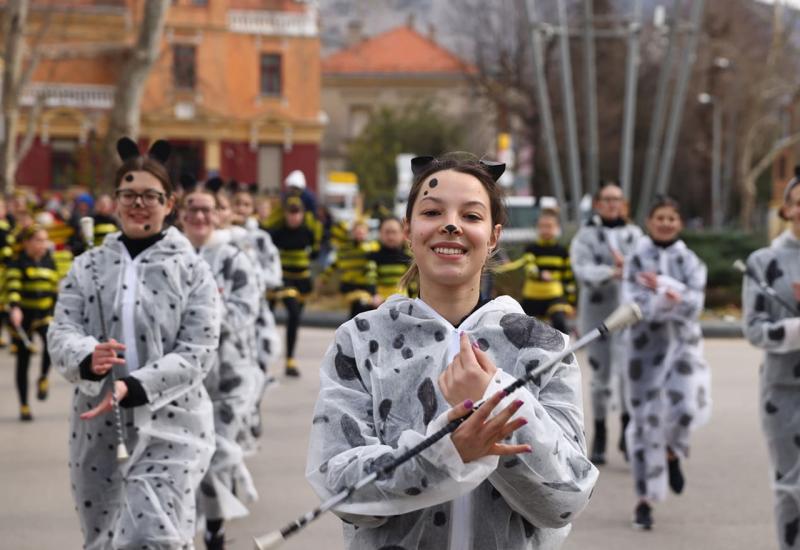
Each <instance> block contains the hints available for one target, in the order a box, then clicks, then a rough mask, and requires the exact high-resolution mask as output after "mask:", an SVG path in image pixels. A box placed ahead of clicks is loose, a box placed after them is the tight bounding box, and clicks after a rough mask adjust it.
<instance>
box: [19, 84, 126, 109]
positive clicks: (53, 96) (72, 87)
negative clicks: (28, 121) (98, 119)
mask: <svg viewBox="0 0 800 550" xmlns="http://www.w3.org/2000/svg"><path fill="white" fill-rule="evenodd" d="M39 96H41V97H42V98H43V100H44V101H43V105H44V106H45V107H48V108H56V107H69V108H73V109H104V110H107V109H111V106H112V105H113V103H114V87H113V86H101V85H92V84H44V83H34V84H31V85H30V86H28V87H27V88H26V89H25V91H24V92H23V94H22V101H21V103H22V105H24V106H27V107H30V106H32V105H33V104H34V102H35V100H36V98H37V97H39Z"/></svg>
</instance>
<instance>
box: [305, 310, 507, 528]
mask: <svg viewBox="0 0 800 550" xmlns="http://www.w3.org/2000/svg"><path fill="white" fill-rule="evenodd" d="M349 326H351V325H349V324H348V325H344V326H342V327H340V328H339V329H338V330H337V332H336V338H335V341H334V343H333V345H332V346H331V347H330V348H329V349H328V352H327V353H326V355H325V358H324V360H323V364H322V369H321V373H320V374H321V379H320V392H319V397H318V398H317V404H316V407H315V409H314V418H313V420H312V429H311V438H310V448H309V454H308V462H307V465H306V477H307V479H308V481H309V483H310V484H311V486H312V487H313V488H314V490H315V491H316V492H317V494H318V495H319V496H320V498H323V499H326V498H328V497H330V496H332V495H333V494H335V493H337V492H339V491H340V490H342V489H343V488H345V487H347V486H350V485H353V484H355V483H356V482H358V481H359V480H360V479H362V478H363V477H365V476H366V475H368V474H369V473H371V472H372V471H373V469H374V468H376V467H380V466H382V465H385V464H387V463H388V462H389V461H391V460H392V459H393V458H394V457H396V456H399V455H400V454H402V453H403V452H404V451H405V450H407V449H408V448H410V447H412V446H414V445H416V444H418V443H420V442H421V441H422V440H423V439H424V438H425V437H426V434H422V433H419V432H417V431H414V430H411V429H409V430H406V431H404V432H403V433H401V435H400V437H399V439H398V441H397V443H396V446H392V445H388V444H386V443H384V442H383V440H382V437H381V436H380V434H379V433H378V431H376V428H375V419H374V418H373V400H372V395H371V393H370V389H369V387H368V385H367V383H368V382H369V380H368V379H367V383H365V382H364V376H365V375H366V374H368V371H363V372H362V370H361V369H360V368H359V366H356V362H355V358H354V357H353V347H352V341H351V336H350V334H349V328H348V327H349ZM397 408H398V404H397V403H396V404H395V406H394V408H393V412H392V414H395V412H394V411H395V410H397ZM398 412H399V414H413V413H411V411H398ZM378 414H380V409H379V411H378ZM446 414H447V413H443V414H442V415H440V416H439V418H437V419H435V420H433V421H431V422H430V424H429V425H428V428H427V432H428V433H427V435H429V434H431V433H434V432H435V431H437V430H438V429H439V428H441V427H443V426H444V425H445V424H446V423H447V418H446ZM496 467H497V457H484V458H481V459H479V460H476V461H473V462H470V463H468V464H464V463H463V462H462V461H461V457H460V455H459V454H458V451H457V450H456V449H455V446H454V445H453V443H452V440H451V439H450V436H449V435H448V436H446V437H444V438H443V439H441V440H440V441H438V442H437V443H435V444H433V445H431V446H430V447H429V448H428V449H426V450H425V451H423V452H422V453H421V454H420V455H418V456H416V457H414V458H412V459H410V460H409V461H408V462H406V463H405V464H402V465H401V466H399V467H398V468H397V469H396V470H395V471H394V472H393V473H392V474H391V475H390V476H389V477H388V479H381V480H377V481H376V482H375V483H373V484H371V485H368V486H366V487H364V488H363V489H361V490H359V491H358V492H356V493H354V494H353V496H352V497H351V498H350V499H348V501H347V502H345V503H343V504H340V505H339V506H337V507H336V508H335V509H334V512H335V513H336V514H337V515H339V516H340V517H342V518H344V519H346V520H347V521H349V522H352V523H355V524H357V525H364V526H367V525H369V526H375V525H376V522H378V523H377V524H380V523H381V522H382V521H383V519H382V518H378V519H377V520H376V519H375V517H374V516H393V515H398V514H405V513H408V512H411V511H414V510H419V509H422V508H427V507H429V506H434V505H437V504H441V503H443V502H448V501H450V500H453V499H454V498H456V497H458V496H460V495H463V494H465V493H467V492H469V491H471V490H473V489H474V488H475V487H477V486H478V485H479V484H480V483H481V482H482V481H483V480H485V479H486V478H487V477H488V476H489V474H490V473H491V472H492V470H494V469H495V468H496Z"/></svg>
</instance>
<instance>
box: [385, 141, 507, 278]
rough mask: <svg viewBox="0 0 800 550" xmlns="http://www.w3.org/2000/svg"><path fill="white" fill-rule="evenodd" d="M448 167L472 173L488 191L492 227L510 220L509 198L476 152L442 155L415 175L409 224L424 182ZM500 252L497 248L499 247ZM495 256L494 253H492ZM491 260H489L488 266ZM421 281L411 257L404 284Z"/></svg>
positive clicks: (409, 206)
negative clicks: (507, 205) (506, 202)
mask: <svg viewBox="0 0 800 550" xmlns="http://www.w3.org/2000/svg"><path fill="white" fill-rule="evenodd" d="M445 170H453V171H454V172H460V173H462V174H468V175H470V176H473V177H474V178H475V179H477V180H478V181H479V182H480V183H481V185H482V186H483V188H484V189H485V190H486V193H487V194H488V195H489V212H490V214H491V222H492V227H494V226H495V225H496V224H500V225H505V224H506V221H507V216H508V215H507V213H506V207H505V203H504V202H503V199H504V197H505V195H504V193H503V189H502V188H501V187H500V186H499V185H498V184H497V182H496V181H495V179H494V177H493V176H492V175H491V174H490V173H489V171H488V170H487V169H486V168H485V167H484V166H483V165H482V164H481V163H480V159H478V158H477V157H476V156H475V155H473V154H471V153H463V152H456V153H447V154H445V155H443V156H441V157H439V158H436V159H434V160H433V161H431V162H430V164H429V165H428V166H427V167H426V168H425V170H423V171H422V172H420V173H419V174H418V175H416V176H415V178H414V183H413V184H412V185H411V190H410V191H409V193H408V204H406V216H405V223H407V224H408V225H409V226H410V225H411V213H412V211H413V210H414V204H415V203H416V202H417V198H418V197H419V193H420V191H421V190H422V184H423V183H424V182H425V180H427V179H428V178H429V177H430V176H432V175H433V174H435V173H437V172H443V171H445ZM495 252H496V249H495ZM492 255H494V253H492ZM488 263H489V262H487V265H488ZM418 282H419V267H418V266H417V264H416V262H415V261H414V260H413V258H412V260H411V264H410V265H409V267H408V271H406V272H405V274H404V275H403V277H402V278H401V279H400V287H401V288H407V287H409V286H410V285H411V284H412V283H418Z"/></svg>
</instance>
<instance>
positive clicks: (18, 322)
mask: <svg viewBox="0 0 800 550" xmlns="http://www.w3.org/2000/svg"><path fill="white" fill-rule="evenodd" d="M8 317H9V320H10V321H11V324H12V325H13V326H14V327H15V328H20V327H22V317H23V316H22V310H21V309H20V308H18V307H16V306H14V307H12V308H11V311H10V312H9V314H8Z"/></svg>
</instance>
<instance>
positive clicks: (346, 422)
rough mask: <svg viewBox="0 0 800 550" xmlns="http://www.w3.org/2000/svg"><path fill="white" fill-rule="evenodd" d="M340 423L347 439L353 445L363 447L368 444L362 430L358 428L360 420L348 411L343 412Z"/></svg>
mask: <svg viewBox="0 0 800 550" xmlns="http://www.w3.org/2000/svg"><path fill="white" fill-rule="evenodd" d="M339 424H340V426H341V428H342V434H344V438H345V440H346V441H347V443H348V444H349V445H350V446H351V447H363V446H364V445H366V444H367V442H366V440H365V439H364V436H363V435H361V430H359V429H358V422H356V421H355V419H354V418H353V417H352V416H350V415H349V414H347V413H345V414H343V415H342V419H341V421H340V422H339Z"/></svg>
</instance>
